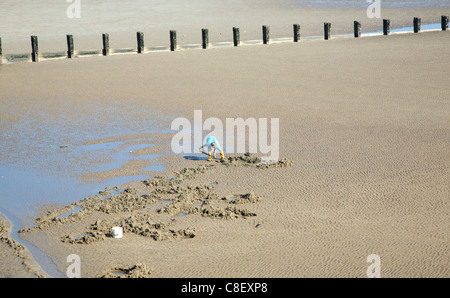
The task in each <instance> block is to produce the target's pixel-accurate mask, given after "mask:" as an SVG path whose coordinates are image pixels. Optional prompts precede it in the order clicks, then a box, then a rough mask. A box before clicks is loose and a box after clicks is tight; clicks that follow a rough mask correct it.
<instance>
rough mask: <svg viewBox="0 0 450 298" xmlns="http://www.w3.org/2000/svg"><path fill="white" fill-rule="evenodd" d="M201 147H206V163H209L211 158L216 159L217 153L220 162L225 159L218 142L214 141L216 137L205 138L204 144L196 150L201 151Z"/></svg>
mask: <svg viewBox="0 0 450 298" xmlns="http://www.w3.org/2000/svg"><path fill="white" fill-rule="evenodd" d="M203 147H208V155H209V159H208V161H211V160H212V157H213V156H214V158H216V153H217V151H218V152H219V153H220V158H221V159H222V160H224V159H225V155H224V154H223V150H222V148H221V147H220V144H219V142H218V141H217V140H216V137H214V136H209V137H208V138H206V144H205V145H203V146H201V147H200V148H198V151H201V150H202V149H203Z"/></svg>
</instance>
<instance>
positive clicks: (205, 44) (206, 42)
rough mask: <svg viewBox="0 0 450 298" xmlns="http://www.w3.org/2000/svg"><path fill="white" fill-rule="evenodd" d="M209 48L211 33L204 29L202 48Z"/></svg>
mask: <svg viewBox="0 0 450 298" xmlns="http://www.w3.org/2000/svg"><path fill="white" fill-rule="evenodd" d="M208 46H209V32H208V29H202V48H203V49H207V48H208Z"/></svg>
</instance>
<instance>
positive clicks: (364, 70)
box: [0, 9, 450, 278]
mask: <svg viewBox="0 0 450 298" xmlns="http://www.w3.org/2000/svg"><path fill="white" fill-rule="evenodd" d="M445 13H447V15H448V13H449V11H445V9H444V11H442V13H441V14H445ZM412 16H413V15H408V16H407V17H405V19H412ZM346 21H348V20H346ZM352 21H353V20H350V21H349V24H352ZM437 21H439V20H438V19H437ZM437 21H436V22H437ZM342 24H343V23H338V26H342ZM449 46H450V35H449V33H448V32H442V31H433V32H421V33H419V34H414V33H407V34H392V35H390V36H371V37H364V36H363V37H362V38H359V39H354V38H332V39H331V40H328V41H324V40H312V41H303V42H300V43H293V42H289V43H279V44H269V45H255V46H241V47H221V48H210V49H208V50H180V51H175V52H169V51H163V52H152V53H147V54H143V55H137V54H136V55H134V54H133V55H131V54H130V55H112V56H109V57H89V58H87V57H86V58H77V59H71V60H68V59H66V60H55V61H44V62H41V63H27V62H23V63H12V64H8V65H1V67H0V76H1V78H2V79H1V81H0V88H1V90H2V93H1V95H0V104H1V106H2V109H1V111H0V116H1V122H0V123H1V125H2V134H1V135H0V137H1V138H2V144H4V146H3V149H2V151H1V152H0V160H1V161H2V165H4V164H7V163H8V162H9V163H11V164H14V163H17V164H19V161H20V165H21V167H22V168H23V169H26V168H27V167H28V168H36V169H40V170H42V171H44V172H47V171H48V172H52V173H59V175H67V176H75V177H76V179H78V180H80V181H85V182H86V183H87V182H92V181H105V180H107V179H113V178H115V177H122V176H128V177H134V176H136V177H146V178H142V179H135V180H133V181H131V182H129V183H126V184H123V185H115V184H111V185H109V187H110V188H107V189H104V190H101V191H100V192H97V193H94V192H93V193H91V194H89V195H88V196H86V197H80V198H78V199H75V200H71V202H73V205H70V203H68V202H64V203H55V204H53V205H52V204H49V205H45V206H32V207H33V208H35V209H37V210H38V211H37V213H38V216H36V217H33V218H31V219H30V221H29V222H28V223H27V224H26V225H24V226H23V227H22V228H23V230H22V231H21V232H20V233H19V235H20V237H21V238H22V239H24V240H25V241H27V242H28V243H31V244H32V245H34V246H36V247H38V248H39V250H41V251H42V252H43V253H44V254H45V255H47V256H48V257H49V258H50V259H51V260H52V262H53V263H54V264H55V265H56V268H57V269H58V270H59V271H60V273H61V274H62V275H64V274H66V270H67V268H68V264H69V263H68V262H67V256H68V255H71V254H76V255H78V256H79V257H80V260H81V268H82V269H81V276H82V277H102V276H106V277H117V276H123V275H125V276H126V275H127V274H128V273H129V272H132V273H131V274H134V277H156V278H157V277H162V278H171V277H235V278H237V277H246V278H249V277H282V278H287V277H357V278H359V277H360V278H364V277H367V268H368V267H369V265H370V263H368V262H367V257H368V256H369V255H371V254H376V255H379V257H380V259H381V276H382V277H386V278H389V277H393V278H398V277H450V251H449V243H450V235H449V233H448V230H449V228H450V221H448V218H449V212H450V203H449V198H450V185H449V183H448V181H450V173H449V168H450V151H449V150H448V148H449V145H450V103H449V101H448V98H449V94H450V79H449V76H448V69H449V67H450V60H449V59H448V57H447V50H446V49H448V48H449ZM195 110H201V111H202V116H203V120H204V119H207V118H210V117H215V118H218V119H220V120H222V121H223V123H225V122H226V118H230V117H231V118H238V117H242V118H243V119H248V118H255V119H260V118H268V119H271V118H278V119H279V123H280V125H279V158H280V162H279V163H277V164H274V165H271V166H259V159H258V158H260V157H262V156H263V154H261V153H256V154H253V155H251V156H250V157H249V156H244V155H243V154H238V153H234V154H227V152H225V155H226V158H227V160H226V162H220V161H216V160H214V161H212V162H208V161H206V160H205V159H203V158H198V157H199V156H201V155H200V154H198V153H192V154H174V153H173V152H172V150H171V140H172V137H173V136H174V134H175V132H174V131H171V130H170V127H171V123H172V121H173V119H175V118H177V117H184V118H187V119H189V120H190V121H191V122H192V123H193V122H194V119H193V117H194V111H195ZM24 115H26V116H27V119H28V120H27V122H26V123H23V121H24ZM122 117H123V118H122ZM152 117H153V118H154V119H157V122H149V118H152ZM110 124H111V125H110ZM116 126H123V129H124V133H123V134H120V135H119V134H117V135H110V134H109V133H107V132H106V133H104V134H103V132H105V131H106V130H108V129H112V130H113V131H114V129H116V128H117V127H116ZM16 127H20V128H21V131H22V130H23V133H17V134H13V131H14V132H17V131H16V130H15V128H16ZM29 127H33V129H32V131H33V133H27V129H29ZM77 128H78V130H77ZM119 128H120V127H119ZM117 129H118V128H117ZM134 130H136V133H133V131H134ZM118 131H120V130H119V129H118ZM145 131H147V132H145ZM206 133H207V132H205V135H206ZM92 136H95V137H92ZM44 137H45V139H43V138H44ZM24 138H25V139H26V142H25V141H24ZM149 142H151V144H152V145H151V146H143V147H140V146H139V145H142V144H147V145H148V144H149ZM113 143H118V144H122V145H118V146H119V147H120V146H123V148H121V149H125V150H126V151H127V152H128V153H129V154H130V155H131V156H134V157H136V158H135V159H132V160H127V161H126V162H124V163H123V164H120V165H118V166H115V167H113V168H102V170H101V171H98V168H99V167H100V166H101V165H104V164H107V163H108V162H110V161H111V159H114V158H115V157H114V156H115V155H113V154H111V155H110V156H109V155H107V154H100V155H98V156H96V155H91V152H90V151H89V150H85V151H81V150H79V151H77V150H78V149H77V148H85V147H86V146H87V147H86V148H89V146H92V145H97V146H100V145H105V144H113ZM24 144H27V145H26V146H24ZM50 145H53V146H54V147H52V149H51V151H49V150H50V149H49V147H50ZM83 146H85V147H83ZM132 146H135V147H132ZM100 148H104V147H100ZM129 148H136V149H129ZM75 151H76V152H77V154H75V153H74V152H75ZM142 156H144V157H148V156H152V158H139V157H142ZM190 157H196V158H190ZM155 164H156V165H157V164H161V165H164V167H163V169H162V170H160V169H157V170H156V169H155V170H154V171H152V170H148V169H147V170H145V168H146V167H151V166H155ZM100 168H101V167H100ZM96 169H97V170H96ZM158 177H161V178H158ZM2 178H3V177H2ZM112 181H113V180H112ZM116 187H117V188H116ZM36 196H39V193H36ZM25 201H26V198H25ZM31 202H32V200H31V199H30V203H31ZM65 206H69V207H65ZM79 206H82V207H83V208H84V209H83V211H79V212H77V213H74V214H73V215H71V216H65V217H59V215H60V214H66V213H67V212H70V210H71V209H72V207H79ZM37 217H38V218H37ZM116 225H120V226H122V227H123V229H124V234H123V237H122V238H120V239H116V238H113V237H112V236H111V230H110V229H111V227H113V226H116ZM31 226H33V227H31ZM2 227H5V231H8V229H7V227H8V224H7V223H6V221H2ZM29 227H31V228H29ZM28 228H29V229H28ZM17 229H18V228H17ZM83 235H88V236H84V237H83ZM2 236H3V235H2ZM79 236H81V237H79ZM0 245H2V246H1V257H2V258H1V259H0V262H1V264H2V270H1V272H0V277H42V276H46V274H45V273H43V272H42V270H41V268H39V266H37V265H36V264H35V263H32V264H33V265H32V266H31V265H30V266H28V267H26V268H25V267H24V266H23V264H21V262H19V261H18V260H17V258H18V256H14V252H13V251H11V249H12V248H11V246H8V245H7V244H6V242H0ZM31 261H33V260H32V258H31ZM31 261H30V262H31ZM130 268H133V270H134V271H133V270H130ZM136 268H137V269H136ZM133 272H134V273H133Z"/></svg>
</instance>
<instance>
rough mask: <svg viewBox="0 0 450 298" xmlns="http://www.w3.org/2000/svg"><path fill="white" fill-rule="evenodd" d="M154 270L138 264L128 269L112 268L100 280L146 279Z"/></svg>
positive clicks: (100, 276)
mask: <svg viewBox="0 0 450 298" xmlns="http://www.w3.org/2000/svg"><path fill="white" fill-rule="evenodd" d="M152 271H153V270H152V269H151V268H149V267H148V266H147V265H145V264H137V265H134V266H131V267H128V268H123V267H118V268H112V269H110V270H108V271H106V272H104V273H103V274H101V275H99V276H98V277H99V278H146V277H149V276H150V275H151V273H152Z"/></svg>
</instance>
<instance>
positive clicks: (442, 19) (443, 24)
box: [441, 16, 448, 31]
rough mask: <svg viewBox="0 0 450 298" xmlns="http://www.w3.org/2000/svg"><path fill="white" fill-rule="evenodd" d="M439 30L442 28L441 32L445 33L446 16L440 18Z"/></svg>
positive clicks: (446, 25)
mask: <svg viewBox="0 0 450 298" xmlns="http://www.w3.org/2000/svg"><path fill="white" fill-rule="evenodd" d="M441 28H442V31H447V29H448V16H441Z"/></svg>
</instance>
